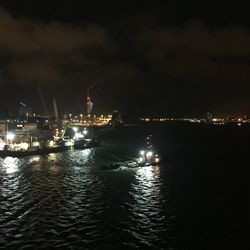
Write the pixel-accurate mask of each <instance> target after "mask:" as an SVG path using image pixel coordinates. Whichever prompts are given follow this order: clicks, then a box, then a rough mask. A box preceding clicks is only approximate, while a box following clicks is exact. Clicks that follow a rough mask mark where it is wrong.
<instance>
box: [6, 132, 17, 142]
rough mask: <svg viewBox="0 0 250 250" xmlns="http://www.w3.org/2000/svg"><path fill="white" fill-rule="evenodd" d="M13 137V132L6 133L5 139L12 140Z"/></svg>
mask: <svg viewBox="0 0 250 250" xmlns="http://www.w3.org/2000/svg"><path fill="white" fill-rule="evenodd" d="M14 137H15V135H14V134H13V133H9V134H7V140H11V141H12V140H13V139H14Z"/></svg>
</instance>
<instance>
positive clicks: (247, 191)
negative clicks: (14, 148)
mask: <svg viewBox="0 0 250 250" xmlns="http://www.w3.org/2000/svg"><path fill="white" fill-rule="evenodd" d="M147 133H152V134H153V136H154V142H155V146H156V147H157V149H158V151H159V153H160V155H161V156H162V158H163V162H162V163H161V164H160V165H159V166H157V167H142V168H135V169H131V168H127V167H126V160H130V159H133V157H135V156H136V155H137V153H138V150H139V149H140V144H141V143H142V141H143V139H144V136H145V135H146V134H147ZM100 136H101V138H102V145H101V146H100V147H98V148H93V149H85V150H75V151H68V152H63V153H57V154H50V155H48V156H30V157H25V158H19V159H18V158H10V157H8V158H5V159H0V249H42V248H43V249H48V248H57V249H229V248H231V249H232V248H233V249H248V248H250V243H249V235H250V206H249V205H250V200H249V197H250V196H249V195H250V185H249V178H250V163H249V156H248V154H249V150H250V128H248V127H213V126H204V125H203V126H201V125H200V126H197V125H181V124H167V125H155V126H151V125H150V126H131V127H124V128H121V129H118V130H116V131H110V132H105V133H101V134H100ZM118 161H119V162H121V161H123V162H124V164H123V166H122V167H119V168H117V169H113V170H103V168H102V166H103V165H109V164H111V163H116V162H118Z"/></svg>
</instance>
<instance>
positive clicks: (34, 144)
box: [32, 141, 40, 147]
mask: <svg viewBox="0 0 250 250" xmlns="http://www.w3.org/2000/svg"><path fill="white" fill-rule="evenodd" d="M32 146H33V147H39V146H40V143H39V142H38V141H34V142H33V144H32Z"/></svg>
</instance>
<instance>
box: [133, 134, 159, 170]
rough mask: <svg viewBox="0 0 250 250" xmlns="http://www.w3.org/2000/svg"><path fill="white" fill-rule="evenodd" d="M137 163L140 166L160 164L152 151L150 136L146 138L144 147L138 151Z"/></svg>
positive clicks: (156, 155) (157, 156)
mask: <svg viewBox="0 0 250 250" xmlns="http://www.w3.org/2000/svg"><path fill="white" fill-rule="evenodd" d="M137 163H138V164H139V165H140V166H149V165H158V164H159V163H160V157H159V155H158V154H156V152H155V150H154V149H153V145H152V135H148V136H147V137H146V147H145V149H143V150H141V151H140V154H139V157H138V159H137Z"/></svg>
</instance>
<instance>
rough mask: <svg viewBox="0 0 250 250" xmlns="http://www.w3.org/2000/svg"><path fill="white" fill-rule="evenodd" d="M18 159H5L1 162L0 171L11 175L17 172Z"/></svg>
mask: <svg viewBox="0 0 250 250" xmlns="http://www.w3.org/2000/svg"><path fill="white" fill-rule="evenodd" d="M19 163H20V161H19V159H18V158H13V157H6V158H4V159H3V160H2V161H1V165H0V171H1V172H2V173H4V172H5V173H6V174H12V173H15V172H17V171H18V168H19Z"/></svg>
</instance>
